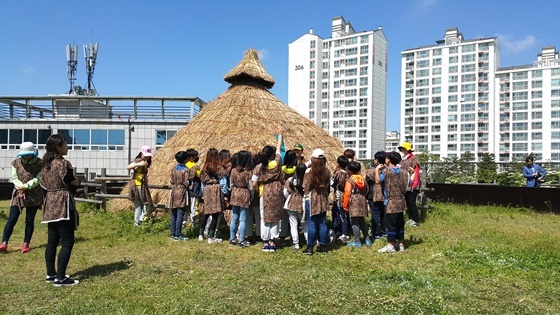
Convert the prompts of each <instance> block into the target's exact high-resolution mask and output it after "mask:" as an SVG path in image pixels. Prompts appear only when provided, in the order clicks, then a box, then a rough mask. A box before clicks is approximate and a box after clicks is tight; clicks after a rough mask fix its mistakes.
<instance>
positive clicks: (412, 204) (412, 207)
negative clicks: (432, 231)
mask: <svg viewBox="0 0 560 315" xmlns="http://www.w3.org/2000/svg"><path fill="white" fill-rule="evenodd" d="M419 193H420V191H419V190H416V189H415V190H413V191H407V192H406V193H405V194H404V198H405V201H406V214H408V218H409V219H411V220H414V222H416V223H420V219H419V218H418V206H416V199H417V198H418V194H419Z"/></svg>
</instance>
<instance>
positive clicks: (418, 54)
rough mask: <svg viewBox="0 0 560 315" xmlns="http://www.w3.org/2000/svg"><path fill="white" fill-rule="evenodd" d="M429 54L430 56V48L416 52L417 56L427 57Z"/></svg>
mask: <svg viewBox="0 0 560 315" xmlns="http://www.w3.org/2000/svg"><path fill="white" fill-rule="evenodd" d="M429 56H430V51H428V50H424V51H419V52H417V53H416V57H417V58H427V57H429Z"/></svg>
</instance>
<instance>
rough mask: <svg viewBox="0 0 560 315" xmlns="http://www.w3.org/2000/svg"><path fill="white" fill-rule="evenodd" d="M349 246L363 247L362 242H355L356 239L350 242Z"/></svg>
mask: <svg viewBox="0 0 560 315" xmlns="http://www.w3.org/2000/svg"><path fill="white" fill-rule="evenodd" d="M347 246H349V247H356V248H361V247H362V242H354V241H353V242H350V243H348V245H347Z"/></svg>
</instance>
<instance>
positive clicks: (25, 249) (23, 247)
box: [21, 243, 31, 254]
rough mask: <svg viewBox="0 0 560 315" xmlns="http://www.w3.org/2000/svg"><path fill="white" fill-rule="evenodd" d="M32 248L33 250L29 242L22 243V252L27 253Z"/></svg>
mask: <svg viewBox="0 0 560 315" xmlns="http://www.w3.org/2000/svg"><path fill="white" fill-rule="evenodd" d="M30 250H31V248H29V243H23V245H21V252H22V253H24V254H25V253H27V252H28V251H30Z"/></svg>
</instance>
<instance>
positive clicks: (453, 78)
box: [449, 75, 459, 83]
mask: <svg viewBox="0 0 560 315" xmlns="http://www.w3.org/2000/svg"><path fill="white" fill-rule="evenodd" d="M457 82H459V76H458V75H450V76H449V83H457Z"/></svg>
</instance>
